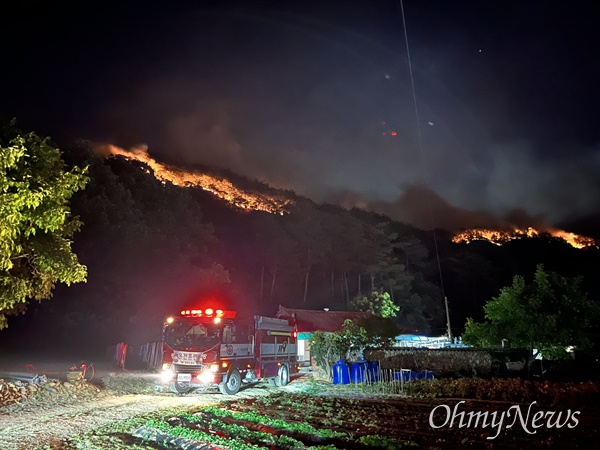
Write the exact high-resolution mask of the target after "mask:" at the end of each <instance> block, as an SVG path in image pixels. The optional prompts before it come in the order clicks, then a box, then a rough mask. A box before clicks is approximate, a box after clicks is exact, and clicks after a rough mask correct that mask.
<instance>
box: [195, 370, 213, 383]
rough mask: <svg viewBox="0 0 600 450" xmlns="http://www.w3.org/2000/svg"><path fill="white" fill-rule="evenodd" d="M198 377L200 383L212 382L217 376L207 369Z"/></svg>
mask: <svg viewBox="0 0 600 450" xmlns="http://www.w3.org/2000/svg"><path fill="white" fill-rule="evenodd" d="M198 379H199V380H200V383H212V382H213V381H214V379H215V377H214V375H213V374H212V372H209V371H205V372H202V373H201V374H200V375H199V376H198Z"/></svg>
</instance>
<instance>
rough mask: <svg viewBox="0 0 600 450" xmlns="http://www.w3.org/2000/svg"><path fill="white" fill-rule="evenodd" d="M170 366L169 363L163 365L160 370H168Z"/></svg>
mask: <svg viewBox="0 0 600 450" xmlns="http://www.w3.org/2000/svg"><path fill="white" fill-rule="evenodd" d="M170 366H171V364H169V363H163V365H162V369H163V370H168V369H169V367H170Z"/></svg>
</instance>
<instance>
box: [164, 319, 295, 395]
mask: <svg viewBox="0 0 600 450" xmlns="http://www.w3.org/2000/svg"><path fill="white" fill-rule="evenodd" d="M236 316H237V312H236V311H231V310H221V309H212V308H207V309H186V310H183V311H181V314H179V315H178V316H176V317H168V318H167V319H166V321H165V323H164V326H163V364H162V373H161V380H162V382H163V383H164V384H165V385H168V386H169V387H170V389H171V390H172V391H173V392H176V393H187V392H190V391H191V390H194V389H198V388H207V387H211V386H218V387H219V390H220V391H221V392H222V393H223V394H225V395H235V394H236V393H237V392H238V391H239V390H240V387H241V386H242V383H253V382H257V381H261V380H268V381H269V384H271V385H275V386H285V385H286V384H287V383H288V382H289V381H290V376H291V375H293V374H295V373H297V372H298V362H297V353H296V339H297V335H298V333H297V329H296V326H295V323H293V319H291V320H284V319H274V318H270V317H263V316H254V317H253V318H251V319H238V318H237V317H236Z"/></svg>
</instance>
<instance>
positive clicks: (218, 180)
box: [95, 144, 600, 248]
mask: <svg viewBox="0 0 600 450" xmlns="http://www.w3.org/2000/svg"><path fill="white" fill-rule="evenodd" d="M95 150H96V151H97V152H98V153H99V154H101V155H103V156H106V157H110V156H122V157H124V158H126V159H128V160H132V161H140V162H142V163H144V164H146V165H147V166H148V167H149V168H150V169H152V171H153V172H154V176H155V177H156V178H157V179H158V180H160V181H161V182H162V183H163V184H166V183H171V184H174V185H175V186H182V187H198V188H201V189H203V190H205V191H208V192H210V193H212V194H213V195H214V196H216V197H218V198H220V199H222V200H225V201H226V202H228V203H229V204H230V205H232V206H234V207H236V208H239V209H242V210H246V211H252V210H253V211H265V212H268V213H271V214H280V215H283V214H285V213H287V212H289V209H290V207H291V206H292V205H293V203H294V202H293V201H292V200H291V199H289V198H288V197H287V196H286V195H285V194H283V193H278V192H277V190H276V189H271V190H270V192H269V193H268V194H266V193H261V192H256V191H254V192H251V191H249V190H245V189H242V188H239V187H237V186H235V185H234V184H233V183H232V182H231V181H229V180H227V179H226V178H224V177H217V176H215V175H210V174H206V173H202V172H200V171H196V170H184V169H180V168H177V167H174V166H172V165H169V164H165V163H161V162H158V161H156V160H155V159H154V158H152V157H151V156H150V155H149V154H148V152H147V149H146V147H145V146H138V147H135V148H133V149H131V150H130V151H127V150H124V149H122V148H120V147H117V146H115V145H110V144H107V145H99V146H96V147H95ZM146 171H147V172H148V173H151V172H150V170H148V169H146ZM544 234H549V235H551V236H553V237H556V238H560V239H563V240H564V241H565V242H567V243H568V244H570V245H572V246H573V247H575V248H589V247H595V248H600V242H598V241H596V240H595V239H593V238H590V237H586V236H581V235H578V234H575V233H570V232H567V231H564V230H559V229H556V228H551V227H545V228H544V229H543V230H537V229H535V228H532V227H529V228H519V227H510V228H505V229H495V230H494V229H484V228H471V229H468V230H465V231H462V232H461V233H459V234H456V235H455V236H454V237H453V238H452V242H454V243H462V242H464V243H470V242H472V241H476V240H481V241H488V242H491V243H493V244H496V245H502V244H504V243H506V242H508V241H510V240H513V239H520V238H525V237H539V236H543V235H544Z"/></svg>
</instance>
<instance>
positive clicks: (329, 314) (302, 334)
mask: <svg viewBox="0 0 600 450" xmlns="http://www.w3.org/2000/svg"><path fill="white" fill-rule="evenodd" d="M369 317H373V314H372V313H370V312H352V311H330V310H329V309H323V310H315V309H294V308H287V307H285V306H281V305H279V310H278V311H277V318H279V319H289V318H293V319H295V320H296V325H297V327H298V360H299V361H310V348H309V346H308V340H309V339H310V337H311V336H312V335H313V333H314V332H315V331H324V332H326V333H333V332H335V331H338V330H341V329H342V326H343V325H344V322H345V321H346V320H348V319H350V320H352V321H353V322H357V321H360V320H362V319H366V318H369Z"/></svg>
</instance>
